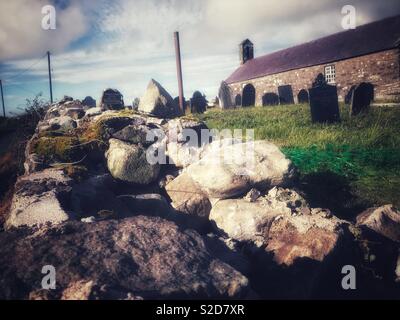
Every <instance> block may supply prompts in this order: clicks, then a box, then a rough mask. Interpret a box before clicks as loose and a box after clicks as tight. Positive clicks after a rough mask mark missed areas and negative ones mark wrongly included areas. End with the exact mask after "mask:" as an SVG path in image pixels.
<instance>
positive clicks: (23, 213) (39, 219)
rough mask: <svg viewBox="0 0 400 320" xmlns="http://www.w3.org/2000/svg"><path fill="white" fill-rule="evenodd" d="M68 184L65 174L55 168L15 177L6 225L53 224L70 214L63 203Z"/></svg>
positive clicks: (68, 216)
mask: <svg viewBox="0 0 400 320" xmlns="http://www.w3.org/2000/svg"><path fill="white" fill-rule="evenodd" d="M72 185H73V182H72V180H71V179H70V178H69V177H68V176H66V175H65V174H64V173H63V172H62V171H61V170H55V169H46V170H43V171H40V172H36V173H32V174H30V175H27V176H22V177H20V178H18V181H17V183H16V185H15V189H16V191H15V193H14V197H13V200H12V204H11V210H10V214H9V216H8V218H7V220H6V223H5V227H6V229H11V228H13V227H14V228H16V227H22V226H28V227H33V226H46V225H56V224H59V223H62V222H64V221H67V220H69V219H71V218H73V215H72V214H71V213H70V212H69V211H68V210H66V208H65V205H64V204H65V203H67V202H68V198H69V195H70V191H71V188H72Z"/></svg>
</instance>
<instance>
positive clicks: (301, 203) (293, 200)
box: [262, 187, 329, 218]
mask: <svg viewBox="0 0 400 320" xmlns="http://www.w3.org/2000/svg"><path fill="white" fill-rule="evenodd" d="M262 201H267V202H268V203H269V206H270V207H272V208H274V209H276V210H281V211H285V212H288V213H290V214H292V215H296V214H311V209H310V207H309V205H308V203H307V201H306V200H305V199H304V198H303V197H302V196H301V195H300V194H298V193H297V192H296V191H295V190H291V189H283V188H279V187H274V188H272V189H271V190H270V191H268V194H267V196H266V197H264V198H262ZM288 209H289V210H288ZM313 210H314V209H313ZM322 210H323V209H318V210H317V209H315V210H314V213H315V214H317V213H320V211H322ZM326 210H327V209H326ZM328 211H329V210H328ZM325 212H326V211H324V213H325ZM324 217H326V218H327V217H328V216H327V215H325V216H324Z"/></svg>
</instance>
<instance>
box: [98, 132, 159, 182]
mask: <svg viewBox="0 0 400 320" xmlns="http://www.w3.org/2000/svg"><path fill="white" fill-rule="evenodd" d="M109 143H110V147H109V149H108V151H107V152H106V158H107V166H108V169H109V171H110V173H111V174H112V176H113V177H114V178H116V179H119V180H122V181H126V182H130V183H135V184H141V185H146V184H149V183H151V182H153V181H155V180H156V179H157V177H158V174H159V172H160V165H159V164H150V163H149V162H148V161H147V158H146V150H145V149H144V148H143V147H141V146H138V145H131V144H128V143H126V142H122V141H120V140H117V139H110V140H109Z"/></svg>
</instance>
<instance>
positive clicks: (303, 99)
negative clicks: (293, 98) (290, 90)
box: [297, 89, 309, 103]
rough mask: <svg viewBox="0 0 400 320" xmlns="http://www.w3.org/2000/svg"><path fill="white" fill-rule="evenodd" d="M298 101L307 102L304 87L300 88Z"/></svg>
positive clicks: (306, 92) (306, 93)
mask: <svg viewBox="0 0 400 320" xmlns="http://www.w3.org/2000/svg"><path fill="white" fill-rule="evenodd" d="M297 101H298V103H308V102H309V99H308V91H307V90H305V89H301V90H300V91H299V93H298V95H297Z"/></svg>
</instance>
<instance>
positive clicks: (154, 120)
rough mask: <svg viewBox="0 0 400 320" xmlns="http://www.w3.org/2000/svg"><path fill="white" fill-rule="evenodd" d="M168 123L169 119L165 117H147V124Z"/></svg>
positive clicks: (160, 124)
mask: <svg viewBox="0 0 400 320" xmlns="http://www.w3.org/2000/svg"><path fill="white" fill-rule="evenodd" d="M166 123H167V120H165V119H160V118H154V117H147V119H146V124H148V125H151V124H155V125H159V126H162V125H164V124H166Z"/></svg>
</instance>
